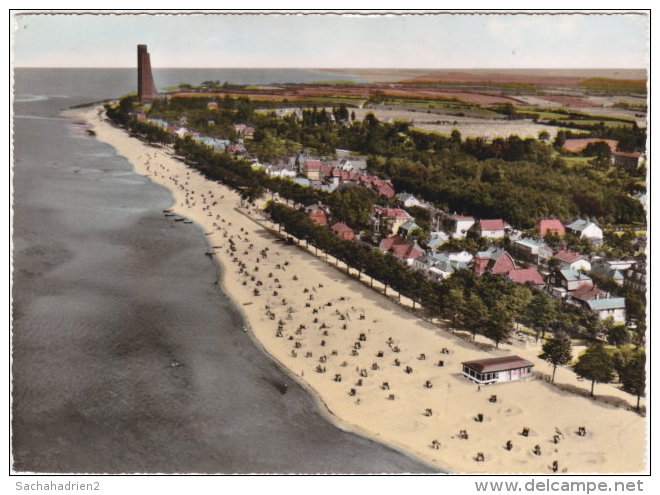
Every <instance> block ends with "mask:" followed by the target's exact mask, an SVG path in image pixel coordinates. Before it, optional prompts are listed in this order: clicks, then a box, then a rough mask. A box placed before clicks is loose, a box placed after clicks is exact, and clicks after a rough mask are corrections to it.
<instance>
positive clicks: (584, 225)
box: [566, 218, 603, 244]
mask: <svg viewBox="0 0 660 495" xmlns="http://www.w3.org/2000/svg"><path fill="white" fill-rule="evenodd" d="M566 230H567V231H568V232H571V233H573V234H575V235H577V236H579V237H580V239H587V240H589V241H590V242H592V243H594V244H600V243H601V242H603V229H601V228H600V227H599V226H598V225H596V223H595V222H593V221H591V220H583V219H582V218H577V219H576V220H574V221H573V222H572V223H570V224H568V225H567V226H566Z"/></svg>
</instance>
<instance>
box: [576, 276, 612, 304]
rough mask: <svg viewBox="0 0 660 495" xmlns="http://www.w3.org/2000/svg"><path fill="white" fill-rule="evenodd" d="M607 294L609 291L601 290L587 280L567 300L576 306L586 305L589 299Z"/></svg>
mask: <svg viewBox="0 0 660 495" xmlns="http://www.w3.org/2000/svg"><path fill="white" fill-rule="evenodd" d="M606 296H607V292H605V291H603V290H600V289H599V288H598V287H596V286H595V285H593V284H591V283H590V282H585V283H583V284H582V285H580V286H579V287H578V288H577V289H575V290H574V291H573V292H572V293H571V294H570V296H569V298H568V300H567V302H569V303H571V304H573V305H575V306H582V307H585V306H586V303H587V302H588V301H591V300H592V299H600V298H601V297H606Z"/></svg>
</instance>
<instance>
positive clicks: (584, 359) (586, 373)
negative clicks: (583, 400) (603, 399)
mask: <svg viewBox="0 0 660 495" xmlns="http://www.w3.org/2000/svg"><path fill="white" fill-rule="evenodd" d="M573 370H574V371H575V373H577V375H578V376H581V377H582V378H586V379H587V380H591V392H590V395H591V397H593V396H594V384H595V383H596V382H598V383H609V382H611V381H612V379H613V378H614V373H613V372H612V357H611V356H610V354H609V353H608V352H607V350H606V349H605V347H604V346H603V344H595V345H593V346H591V347H589V348H588V349H587V350H586V351H585V352H584V353H583V354H582V355H580V357H578V360H577V363H575V366H573Z"/></svg>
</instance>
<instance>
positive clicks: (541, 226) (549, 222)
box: [537, 218, 566, 235]
mask: <svg viewBox="0 0 660 495" xmlns="http://www.w3.org/2000/svg"><path fill="white" fill-rule="evenodd" d="M537 228H538V231H539V234H541V235H546V234H547V233H548V232H553V233H557V234H564V233H565V232H566V229H564V224H563V223H561V221H560V220H558V219H556V218H542V219H541V220H539V223H538V224H537Z"/></svg>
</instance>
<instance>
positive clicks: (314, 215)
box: [305, 203, 330, 225]
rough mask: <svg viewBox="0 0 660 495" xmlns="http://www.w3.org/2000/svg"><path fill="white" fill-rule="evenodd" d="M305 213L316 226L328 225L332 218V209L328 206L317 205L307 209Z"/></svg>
mask: <svg viewBox="0 0 660 495" xmlns="http://www.w3.org/2000/svg"><path fill="white" fill-rule="evenodd" d="M305 213H307V216H308V217H309V218H311V219H312V222H314V223H315V224H316V225H328V219H329V218H330V209H329V208H328V207H327V206H324V205H322V204H321V203H317V204H314V205H310V206H308V207H306V208H305Z"/></svg>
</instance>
